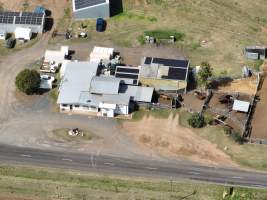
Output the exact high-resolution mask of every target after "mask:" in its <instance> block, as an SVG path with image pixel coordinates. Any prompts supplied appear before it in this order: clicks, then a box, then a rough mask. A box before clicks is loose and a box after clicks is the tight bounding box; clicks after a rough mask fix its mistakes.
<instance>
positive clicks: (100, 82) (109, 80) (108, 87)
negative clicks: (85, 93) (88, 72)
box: [90, 76, 121, 94]
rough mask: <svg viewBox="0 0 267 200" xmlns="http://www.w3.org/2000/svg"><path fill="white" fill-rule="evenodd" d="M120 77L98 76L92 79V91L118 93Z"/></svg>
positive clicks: (96, 92)
mask: <svg viewBox="0 0 267 200" xmlns="http://www.w3.org/2000/svg"><path fill="white" fill-rule="evenodd" d="M120 82H121V80H120V79H117V78H115V77H110V76H109V77H107V76H96V77H94V78H93V79H92V82H91V86H90V92H91V93H95V94H118V93H119V88H120Z"/></svg>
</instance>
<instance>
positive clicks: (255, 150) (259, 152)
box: [179, 111, 267, 170]
mask: <svg viewBox="0 0 267 200" xmlns="http://www.w3.org/2000/svg"><path fill="white" fill-rule="evenodd" d="M190 115H191V114H190V113H188V112H186V111H181V112H180V118H179V120H180V124H181V125H183V126H185V127H188V128H190V127H189V125H188V122H187V120H188V118H189V117H190ZM192 130H193V131H194V132H195V133H196V134H198V135H199V136H201V137H202V138H204V139H206V140H208V141H210V142H211V143H213V144H216V145H217V147H218V148H219V149H221V150H222V151H224V152H225V153H226V154H228V155H229V156H230V157H231V158H232V160H233V161H235V162H237V163H238V164H240V165H242V166H245V167H249V168H254V169H258V170H267V154H266V152H267V145H259V144H246V143H245V144H239V143H237V142H235V141H234V140H233V138H232V137H231V136H229V135H226V134H225V133H224V129H223V128H222V127H218V126H206V127H204V128H201V129H192ZM225 147H227V150H225Z"/></svg>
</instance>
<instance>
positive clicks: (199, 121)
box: [187, 113, 205, 128]
mask: <svg viewBox="0 0 267 200" xmlns="http://www.w3.org/2000/svg"><path fill="white" fill-rule="evenodd" d="M187 121H188V124H189V125H190V126H191V127H193V128H202V127H204V126H205V118H204V116H203V115H202V114H200V113H194V114H192V115H191V117H190V118H189V119H188V120H187Z"/></svg>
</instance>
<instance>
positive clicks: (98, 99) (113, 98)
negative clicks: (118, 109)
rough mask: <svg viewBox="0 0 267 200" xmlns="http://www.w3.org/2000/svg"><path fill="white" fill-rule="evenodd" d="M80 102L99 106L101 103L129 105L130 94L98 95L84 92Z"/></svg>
mask: <svg viewBox="0 0 267 200" xmlns="http://www.w3.org/2000/svg"><path fill="white" fill-rule="evenodd" d="M79 102H80V104H82V105H85V106H95V107H98V106H99V104H100V103H111V104H119V105H128V104H129V102H130V96H129V95H125V94H115V95H114V94H103V95H96V94H91V93H90V92H82V93H81V95H80V99H79Z"/></svg>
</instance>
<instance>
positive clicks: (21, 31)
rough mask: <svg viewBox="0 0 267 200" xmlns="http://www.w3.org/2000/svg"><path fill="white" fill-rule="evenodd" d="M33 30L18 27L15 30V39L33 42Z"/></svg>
mask: <svg viewBox="0 0 267 200" xmlns="http://www.w3.org/2000/svg"><path fill="white" fill-rule="evenodd" d="M31 37H32V30H31V29H30V28H21V27H17V28H16V29H15V38H16V39H23V40H31Z"/></svg>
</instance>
